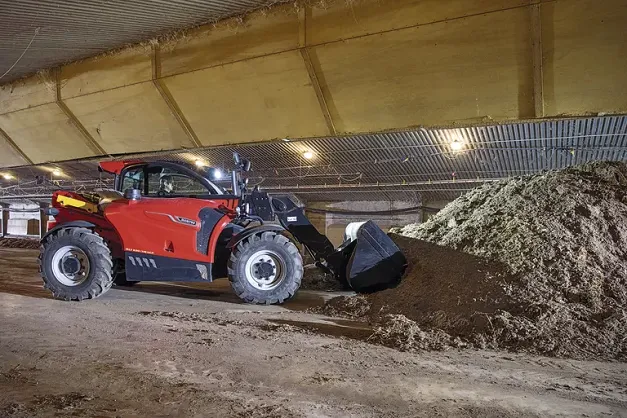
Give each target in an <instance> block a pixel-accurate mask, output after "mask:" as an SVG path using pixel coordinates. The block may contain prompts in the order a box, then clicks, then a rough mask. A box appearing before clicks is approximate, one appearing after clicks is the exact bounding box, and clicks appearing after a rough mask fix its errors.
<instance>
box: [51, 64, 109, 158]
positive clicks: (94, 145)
mask: <svg viewBox="0 0 627 418" xmlns="http://www.w3.org/2000/svg"><path fill="white" fill-rule="evenodd" d="M55 84H56V95H55V99H56V102H57V105H58V106H59V108H60V109H61V110H62V111H63V113H65V115H66V116H67V117H68V119H69V120H70V123H71V124H72V125H73V126H74V127H75V128H76V129H77V130H78V132H79V133H80V134H81V136H82V138H83V139H84V140H85V144H86V145H87V146H88V147H89V148H90V149H91V150H92V151H93V152H94V154H95V155H106V154H107V152H106V151H105V150H104V148H102V147H101V146H100V144H99V143H98V142H97V141H96V140H95V139H94V138H93V137H92V136H91V134H90V133H89V131H88V130H87V129H85V127H84V126H83V124H82V123H81V121H80V120H78V118H77V117H76V116H75V115H74V113H72V111H71V110H70V108H68V107H67V105H66V104H65V103H64V102H63V98H62V97H61V79H60V71H57V72H56V83H55Z"/></svg>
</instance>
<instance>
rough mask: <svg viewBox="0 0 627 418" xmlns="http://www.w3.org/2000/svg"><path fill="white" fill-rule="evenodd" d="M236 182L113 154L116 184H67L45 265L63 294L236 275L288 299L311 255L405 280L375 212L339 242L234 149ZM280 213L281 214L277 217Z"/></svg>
mask: <svg viewBox="0 0 627 418" xmlns="http://www.w3.org/2000/svg"><path fill="white" fill-rule="evenodd" d="M234 159H235V169H234V170H232V173H231V189H230V190H228V191H227V190H225V189H224V188H222V187H220V186H218V185H217V184H216V182H215V179H216V177H217V176H218V175H219V174H220V171H218V170H216V169H212V168H207V167H196V166H194V165H191V164H186V163H174V162H168V161H158V162H142V161H137V160H133V161H107V162H101V163H100V170H101V171H105V172H107V173H111V174H114V175H115V183H114V184H115V189H114V190H100V191H94V192H91V193H75V192H71V191H64V190H59V191H57V192H55V193H54V194H53V196H52V204H51V207H50V208H49V209H48V214H49V215H52V216H54V221H53V222H50V225H49V226H50V229H49V231H48V232H47V234H46V235H45V236H44V237H43V238H42V245H41V253H40V257H39V260H40V270H41V275H42V278H43V280H44V285H45V287H46V288H47V289H49V290H50V291H52V293H53V295H54V296H55V297H56V298H59V299H64V300H83V299H90V298H95V297H98V296H100V295H102V294H103V293H105V292H106V291H107V290H109V289H110V288H111V286H112V284H113V283H114V282H115V283H117V284H120V285H131V284H134V283H136V282H139V281H201V282H210V281H212V280H213V279H215V278H220V277H228V278H229V280H230V281H231V285H232V287H233V290H234V291H235V293H236V294H237V295H238V296H239V297H240V298H241V299H243V300H244V301H246V302H249V303H264V304H273V303H282V302H283V301H285V300H287V299H289V298H290V297H292V296H293V295H294V294H295V293H296V291H297V290H298V288H299V286H300V283H301V279H302V276H303V260H302V256H301V253H300V251H299V249H298V247H297V246H296V244H295V243H296V242H298V243H300V244H302V245H303V246H304V247H305V248H307V250H308V251H309V252H310V254H311V255H312V257H313V259H314V260H315V263H316V264H317V265H318V266H319V267H320V268H323V269H325V270H326V271H328V272H330V273H332V274H334V275H335V277H337V279H338V280H340V281H342V282H343V283H345V284H346V285H347V286H350V287H351V288H352V289H354V290H355V291H358V292H371V291H376V290H380V289H383V288H387V287H392V286H395V285H396V284H398V282H399V281H400V279H401V276H402V274H403V272H404V270H405V267H406V263H407V262H406V259H405V257H404V255H403V254H402V252H401V251H400V250H399V248H398V247H397V246H396V245H395V244H394V242H393V241H392V240H391V239H390V238H389V237H388V236H387V235H386V234H385V233H384V232H383V231H382V230H381V229H380V228H379V227H377V226H376V225H375V224H374V223H373V222H372V221H368V222H365V223H363V224H362V225H351V227H350V228H347V231H350V234H349V235H350V236H347V237H346V240H345V242H344V243H343V244H342V245H341V246H340V247H339V248H337V249H336V248H334V247H333V245H332V244H331V242H330V241H329V239H328V238H327V237H326V236H325V235H322V234H321V233H319V232H318V231H317V230H316V228H315V227H314V226H313V225H312V224H311V223H310V222H309V220H308V219H307V217H306V216H305V213H304V211H303V209H302V208H301V207H299V206H297V205H296V204H295V203H294V201H293V200H292V199H291V198H290V197H289V196H280V195H272V196H269V195H268V194H267V193H265V192H262V191H260V190H259V189H258V188H255V189H254V190H252V191H250V192H249V191H248V190H247V181H246V180H245V179H242V173H243V172H246V171H249V170H250V162H249V161H248V160H245V159H243V158H241V157H240V156H239V155H237V154H235V155H234ZM277 222H278V223H277Z"/></svg>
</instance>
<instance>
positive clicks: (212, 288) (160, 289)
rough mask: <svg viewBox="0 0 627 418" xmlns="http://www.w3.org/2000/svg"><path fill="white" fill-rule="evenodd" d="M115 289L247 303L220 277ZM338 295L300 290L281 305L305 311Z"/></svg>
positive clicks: (239, 303)
mask: <svg viewBox="0 0 627 418" xmlns="http://www.w3.org/2000/svg"><path fill="white" fill-rule="evenodd" d="M115 289H118V290H122V291H125V292H130V293H132V292H141V293H152V294H158V295H165V296H173V297H179V298H186V299H196V300H211V301H217V302H225V303H233V304H237V305H246V303H245V302H244V301H242V300H241V299H240V298H239V297H238V296H237V295H235V293H233V290H232V289H231V285H230V283H229V281H228V280H226V279H219V280H216V281H215V282H211V283H185V282H177V283H163V282H153V283H148V282H143V283H138V284H136V285H135V286H131V287H126V286H116V287H115ZM332 296H337V295H334V294H333V293H329V292H319V291H309V290H300V291H298V293H296V296H294V298H292V299H290V300H288V301H287V302H285V303H283V304H282V305H280V306H281V307H282V308H286V309H289V310H291V311H299V312H302V311H305V310H307V309H309V308H312V307H316V306H322V305H324V303H325V301H326V300H327V299H328V298H330V297H332Z"/></svg>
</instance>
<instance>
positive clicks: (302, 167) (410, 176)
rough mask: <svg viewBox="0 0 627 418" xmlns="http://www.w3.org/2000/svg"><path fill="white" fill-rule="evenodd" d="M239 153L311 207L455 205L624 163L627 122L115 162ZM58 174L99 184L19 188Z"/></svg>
mask: <svg viewBox="0 0 627 418" xmlns="http://www.w3.org/2000/svg"><path fill="white" fill-rule="evenodd" d="M455 139H457V140H460V141H462V142H463V143H464V144H465V147H464V150H463V151H461V152H459V153H455V152H452V151H451V148H450V145H449V144H450V142H451V141H453V140H455ZM233 151H238V152H239V153H240V154H242V155H243V156H244V157H246V158H249V159H251V161H252V163H253V171H252V172H251V173H250V176H251V180H250V181H251V184H259V185H260V187H262V188H265V189H267V190H270V191H286V192H293V193H295V194H296V195H298V196H299V197H301V198H303V199H304V200H316V201H320V200H329V201H331V200H407V201H421V200H422V201H423V202H427V201H433V200H451V199H454V198H455V197H457V196H459V195H460V194H462V193H464V192H465V191H467V190H469V189H471V188H473V187H476V186H477V185H479V184H481V183H483V182H485V181H496V180H499V179H505V178H508V177H512V176H519V175H525V174H532V173H536V172H539V171H542V170H548V169H557V168H563V167H567V166H571V165H577V164H582V163H585V162H588V161H594V160H615V161H626V160H627V117H626V116H606V117H590V118H581V119H562V120H550V121H549V120H547V121H539V122H518V123H508V124H502V125H490V126H476V127H467V128H449V129H416V130H408V131H403V132H394V133H381V134H370V135H354V136H347V137H332V138H312V139H305V140H302V141H292V142H283V141H275V142H265V143H257V144H243V145H237V146H222V147H215V148H198V149H191V150H179V151H174V152H171V151H170V152H158V153H149V154H134V155H125V156H119V157H116V158H118V159H124V158H130V157H133V158H141V159H143V160H147V161H152V160H157V159H167V160H173V161H187V162H192V163H193V162H194V161H195V160H202V161H204V162H206V163H208V164H209V165H212V166H216V167H220V168H223V169H224V170H228V169H229V168H230V167H232V153H233ZM304 151H312V152H313V153H314V158H313V159H311V160H305V159H304V158H303V152H304ZM53 166H56V167H59V168H61V169H62V171H63V172H64V173H65V175H67V177H65V179H66V180H62V182H64V184H67V185H69V186H70V187H87V186H88V185H89V184H93V182H94V181H95V179H97V178H98V176H99V174H98V171H97V160H94V159H92V160H88V161H71V162H64V163H56V164H47V165H41V166H33V167H22V168H16V169H14V170H10V171H11V172H12V173H14V174H15V175H17V176H19V178H20V179H21V180H20V181H21V182H24V181H29V180H30V181H31V182H32V180H33V179H34V176H35V175H46V176H48V177H49V176H50V171H51V167H53ZM81 182H83V183H81ZM90 182H91V183H90ZM0 184H4V185H5V186H8V185H9V184H11V183H8V182H6V181H5V182H4V183H2V182H0ZM14 186H15V185H14ZM17 190H18V189H16V188H15V187H13V188H12V189H7V188H6V187H5V188H4V189H3V188H0V196H2V195H4V196H10V195H18V194H33V190H35V189H28V187H26V186H25V185H22V186H21V187H20V188H19V193H18V192H17ZM28 190H30V191H28ZM37 190H40V189H37ZM41 190H44V189H41ZM44 191H45V190H44Z"/></svg>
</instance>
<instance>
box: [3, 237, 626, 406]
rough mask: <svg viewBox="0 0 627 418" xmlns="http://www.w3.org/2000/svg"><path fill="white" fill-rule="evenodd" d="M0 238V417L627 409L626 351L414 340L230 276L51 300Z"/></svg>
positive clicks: (310, 296)
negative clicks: (388, 339)
mask: <svg viewBox="0 0 627 418" xmlns="http://www.w3.org/2000/svg"><path fill="white" fill-rule="evenodd" d="M36 255H37V252H36V251H33V250H24V249H8V248H3V249H0V417H2V418H5V417H11V418H14V417H29V418H30V417H35V418H36V417H51V416H54V417H131V416H132V417H151V418H153V417H165V416H177V417H213V416H215V417H303V416H306V417H327V416H328V417H361V416H365V417H437V416H443V417H523V416H524V417H527V416H538V417H540V416H541V417H547V416H582V417H603V416H608V417H609V416H613V417H627V364H625V363H617V362H593V361H576V360H563V359H555V358H547V357H537V356H532V355H522V354H511V353H498V352H492V351H481V350H461V351H457V350H454V349H451V350H447V351H442V352H418V353H408V352H401V351H397V350H394V349H391V348H387V347H383V346H378V345H373V344H371V343H369V342H367V341H366V340H367V339H368V338H369V336H370V335H371V334H372V330H371V329H369V328H368V325H367V324H365V323H361V322H359V323H354V322H350V321H348V320H338V319H331V318H328V317H324V316H322V315H316V314H310V313H306V312H305V311H306V310H308V309H310V308H312V307H315V306H320V305H322V304H323V302H324V300H325V299H326V298H328V297H330V296H331V295H335V294H331V293H328V292H320V291H301V292H299V294H298V295H297V297H296V298H295V299H294V300H292V301H290V302H289V303H287V304H286V305H283V306H282V307H276V306H269V307H266V306H251V305H245V304H242V303H240V301H239V300H238V299H237V298H236V297H235V295H234V294H233V293H232V292H231V291H230V289H229V287H228V283H227V282H226V281H224V280H222V281H217V282H216V283H213V284H208V285H195V286H187V285H180V284H158V283H154V284H144V283H142V284H139V285H137V286H135V287H134V288H132V289H122V288H114V289H112V290H111V291H109V292H108V293H107V294H106V295H104V296H103V297H101V298H99V299H96V300H92V301H86V302H81V303H70V302H61V301H56V300H52V299H50V296H49V294H48V293H47V292H46V291H44V289H43V288H42V286H41V281H40V279H39V277H38V273H37V266H36Z"/></svg>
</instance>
